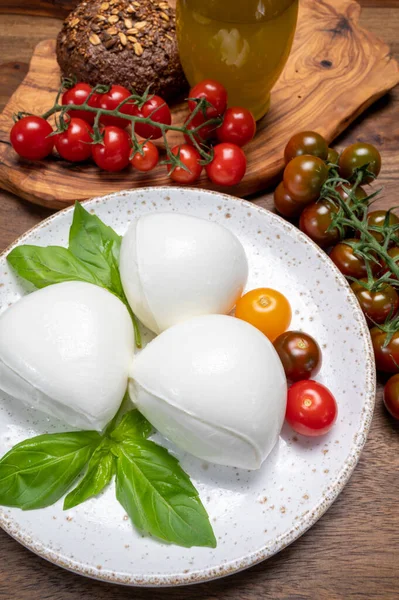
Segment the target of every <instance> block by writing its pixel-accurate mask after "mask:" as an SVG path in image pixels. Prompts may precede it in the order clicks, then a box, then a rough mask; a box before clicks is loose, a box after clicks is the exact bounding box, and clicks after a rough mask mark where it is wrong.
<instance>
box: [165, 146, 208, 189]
mask: <svg viewBox="0 0 399 600" xmlns="http://www.w3.org/2000/svg"><path fill="white" fill-rule="evenodd" d="M172 152H173V154H174V155H175V156H179V157H180V160H181V162H182V163H183V164H184V165H185V166H186V167H187V169H188V171H186V169H183V167H175V168H174V169H173V170H172V165H168V172H169V175H170V178H171V179H172V181H176V183H184V184H188V183H194V182H195V181H197V179H198V178H199V176H200V175H201V172H202V165H201V164H200V160H201V156H200V153H199V152H198V151H197V150H196V149H195V148H194V147H193V146H189V145H188V144H183V145H181V146H175V147H174V148H172Z"/></svg>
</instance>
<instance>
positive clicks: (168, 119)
mask: <svg viewBox="0 0 399 600" xmlns="http://www.w3.org/2000/svg"><path fill="white" fill-rule="evenodd" d="M137 116H139V117H144V118H148V117H149V118H151V120H152V121H155V122H156V123H163V124H164V125H170V124H171V123H172V115H171V113H170V109H169V106H168V105H167V104H166V102H165V100H163V98H160V97H159V96H152V97H151V98H149V99H148V100H147V102H146V103H145V104H143V106H142V107H141V109H140V110H138V111H137ZM135 132H136V133H137V135H139V136H141V137H142V138H145V139H149V138H151V139H153V140H157V139H159V138H160V137H162V131H161V130H160V129H159V127H156V125H147V124H146V123H136V124H135Z"/></svg>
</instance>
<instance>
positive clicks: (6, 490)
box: [0, 431, 101, 510]
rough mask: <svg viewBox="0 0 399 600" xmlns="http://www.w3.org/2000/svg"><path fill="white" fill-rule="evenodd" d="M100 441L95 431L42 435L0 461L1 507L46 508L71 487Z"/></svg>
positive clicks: (17, 447) (17, 446)
mask: <svg viewBox="0 0 399 600" xmlns="http://www.w3.org/2000/svg"><path fill="white" fill-rule="evenodd" d="M100 441H101V436H100V434H99V433H96V432H95V431H79V432H76V433H74V432H73V433H54V434H46V435H39V436H37V437H34V438H31V439H29V440H25V441H24V442H21V443H20V444H17V445H16V446H14V448H12V450H10V452H8V453H7V454H6V455H5V456H4V457H3V458H2V459H1V460H0V504H1V505H3V506H15V507H18V508H22V509H24V510H30V509H33V508H44V507H45V506H50V505H51V504H54V503H55V502H57V500H59V499H60V498H61V497H62V496H63V495H64V494H65V493H66V492H67V491H68V489H69V488H70V487H71V485H72V484H73V483H74V481H75V480H76V478H77V477H78V476H79V475H80V473H81V472H82V470H83V468H84V467H85V465H86V464H87V462H88V461H89V459H90V457H91V455H92V454H93V452H94V450H95V449H96V447H97V446H98V444H99V443H100Z"/></svg>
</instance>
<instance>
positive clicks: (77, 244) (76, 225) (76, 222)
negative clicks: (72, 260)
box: [69, 202, 123, 297]
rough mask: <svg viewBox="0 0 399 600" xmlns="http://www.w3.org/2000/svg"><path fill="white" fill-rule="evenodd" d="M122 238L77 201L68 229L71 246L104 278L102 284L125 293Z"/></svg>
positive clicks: (98, 276) (118, 292)
mask: <svg viewBox="0 0 399 600" xmlns="http://www.w3.org/2000/svg"><path fill="white" fill-rule="evenodd" d="M121 242H122V238H121V237H120V236H119V235H118V234H117V233H116V232H115V231H114V230H113V229H112V228H111V227H108V225H105V224H104V223H103V222H102V221H101V219H99V218H98V217H97V216H96V215H91V214H90V213H89V212H88V211H87V210H85V209H84V208H83V206H82V205H81V204H79V202H77V203H76V204H75V208H74V211H73V221H72V225H71V228H70V230H69V250H70V251H71V252H72V253H73V254H74V256H76V257H77V258H78V259H79V260H81V261H82V262H83V263H84V264H85V265H86V266H87V267H88V268H89V269H90V270H91V271H92V272H93V273H94V274H95V275H96V277H97V278H98V279H99V280H100V281H101V283H102V285H103V286H104V287H105V288H107V289H108V290H110V291H112V292H114V294H116V295H117V296H119V297H121V296H123V288H122V284H121V279H120V276H119V268H118V265H119V253H120V247H121Z"/></svg>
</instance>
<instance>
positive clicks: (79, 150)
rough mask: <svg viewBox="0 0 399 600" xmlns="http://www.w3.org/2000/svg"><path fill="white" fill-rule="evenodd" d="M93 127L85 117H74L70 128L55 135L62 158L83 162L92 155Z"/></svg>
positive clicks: (56, 144) (56, 145)
mask: <svg viewBox="0 0 399 600" xmlns="http://www.w3.org/2000/svg"><path fill="white" fill-rule="evenodd" d="M92 131H93V130H92V128H91V127H90V125H89V124H88V122H87V121H84V120H83V119H77V118H76V117H74V118H72V119H71V120H70V122H69V124H68V129H67V130H66V131H64V132H63V133H59V134H58V135H56V136H55V147H56V149H57V152H58V154H59V155H60V156H61V158H63V159H65V160H69V161H70V162H81V161H83V160H87V159H88V158H90V157H91V148H92V145H91V144H92V141H93V140H92V137H91V135H90V134H91V133H92Z"/></svg>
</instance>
